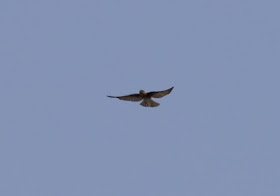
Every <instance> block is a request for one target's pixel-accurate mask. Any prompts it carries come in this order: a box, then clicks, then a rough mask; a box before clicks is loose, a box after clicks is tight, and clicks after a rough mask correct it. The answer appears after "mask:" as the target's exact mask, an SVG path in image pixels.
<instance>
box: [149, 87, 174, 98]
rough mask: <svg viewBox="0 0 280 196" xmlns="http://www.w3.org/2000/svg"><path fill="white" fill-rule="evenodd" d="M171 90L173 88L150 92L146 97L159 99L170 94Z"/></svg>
mask: <svg viewBox="0 0 280 196" xmlns="http://www.w3.org/2000/svg"><path fill="white" fill-rule="evenodd" d="M173 88H174V86H173V87H172V88H170V89H167V90H164V91H152V92H149V93H147V95H148V96H151V97H153V98H161V97H163V96H165V95H168V94H169V93H171V91H172V89H173Z"/></svg>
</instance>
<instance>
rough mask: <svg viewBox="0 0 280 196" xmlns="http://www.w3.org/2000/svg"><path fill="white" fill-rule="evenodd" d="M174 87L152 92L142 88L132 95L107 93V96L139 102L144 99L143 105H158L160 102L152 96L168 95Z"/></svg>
mask: <svg viewBox="0 0 280 196" xmlns="http://www.w3.org/2000/svg"><path fill="white" fill-rule="evenodd" d="M173 88H174V86H173V87H171V88H169V89H167V90H163V91H151V92H145V91H144V90H140V91H139V93H136V94H130V95H125V96H109V95H107V97H110V98H118V99H120V100H124V101H133V102H138V101H142V100H143V101H142V102H141V103H140V105H142V106H144V107H157V106H159V105H160V104H159V103H157V102H155V101H154V100H152V98H162V97H164V96H165V95H168V94H169V93H171V91H172V89H173Z"/></svg>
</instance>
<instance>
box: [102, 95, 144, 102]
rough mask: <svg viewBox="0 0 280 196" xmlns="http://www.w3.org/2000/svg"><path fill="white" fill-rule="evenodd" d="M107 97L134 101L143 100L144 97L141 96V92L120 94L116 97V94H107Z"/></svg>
mask: <svg viewBox="0 0 280 196" xmlns="http://www.w3.org/2000/svg"><path fill="white" fill-rule="evenodd" d="M107 97H110V98H118V99H120V100H124V101H134V102H137V101H141V100H142V99H143V98H142V97H140V95H139V94H131V95H125V96H119V97H116V96H107Z"/></svg>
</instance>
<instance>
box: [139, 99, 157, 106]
mask: <svg viewBox="0 0 280 196" xmlns="http://www.w3.org/2000/svg"><path fill="white" fill-rule="evenodd" d="M140 105H142V106H144V107H157V106H159V103H157V102H155V101H154V100H152V99H144V100H143V101H142V102H141V103H140Z"/></svg>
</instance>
